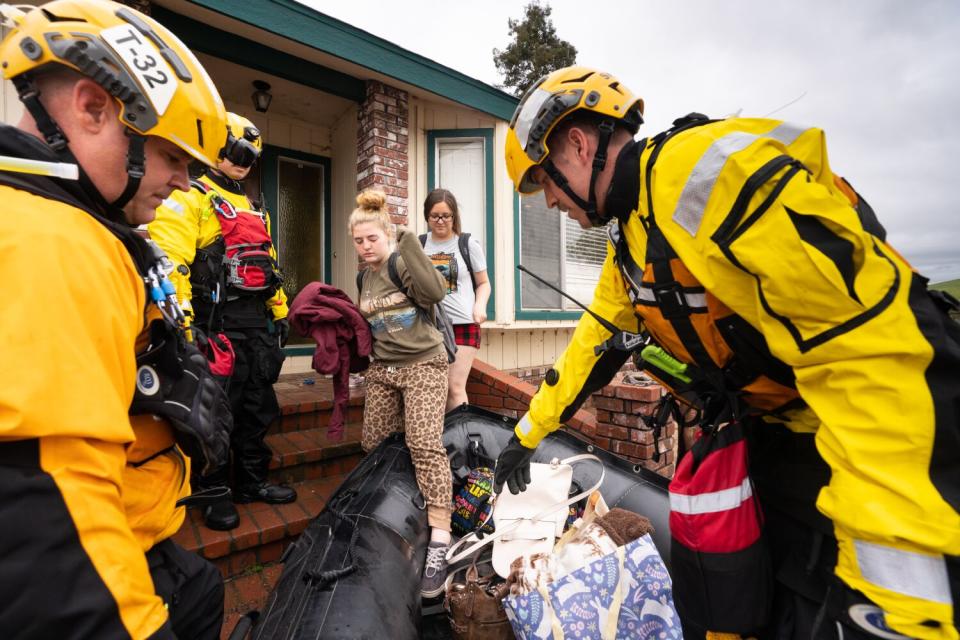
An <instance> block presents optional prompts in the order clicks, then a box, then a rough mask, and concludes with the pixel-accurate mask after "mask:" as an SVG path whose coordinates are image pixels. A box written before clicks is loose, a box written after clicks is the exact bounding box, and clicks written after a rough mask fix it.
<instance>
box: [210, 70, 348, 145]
mask: <svg viewBox="0 0 960 640" xmlns="http://www.w3.org/2000/svg"><path fill="white" fill-rule="evenodd" d="M197 57H198V58H199V59H200V62H201V63H202V64H203V66H204V68H205V69H206V70H207V72H208V73H209V74H210V78H211V79H212V80H213V82H214V84H216V85H217V89H219V91H220V95H221V96H222V97H223V99H224V100H226V101H228V102H235V103H239V104H243V105H245V106H248V107H252V105H253V102H252V98H251V95H252V94H253V91H254V89H253V84H252V82H253V81H254V80H265V81H267V82H269V83H270V93H272V94H273V102H271V103H270V110H269V114H270V115H271V116H274V115H281V116H287V117H290V118H296V119H298V120H303V121H305V122H309V123H312V124H317V125H322V126H325V127H331V126H333V124H334V123H335V122H336V121H337V119H339V117H340V116H341V115H342V114H343V113H344V112H345V111H346V110H347V109H349V108H350V106H351V105H353V104H356V103H354V102H353V101H351V100H347V99H346V98H341V97H338V96H335V95H333V94H330V93H324V92H322V91H319V90H318V89H314V88H312V87H308V86H305V85H303V84H300V83H298V82H292V81H290V80H286V79H284V78H280V77H278V76H275V75H271V74H269V73H264V72H262V71H258V70H256V69H251V68H249V67H245V66H242V65H239V64H235V63H233V62H229V61H227V60H224V59H222V58H218V57H215V56H211V55H208V54H205V53H198V54H197Z"/></svg>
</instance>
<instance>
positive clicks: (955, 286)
mask: <svg viewBox="0 0 960 640" xmlns="http://www.w3.org/2000/svg"><path fill="white" fill-rule="evenodd" d="M930 288H931V289H940V290H941V291H946V292H948V293H950V294H951V295H953V297H954V298H960V278H958V279H957V280H947V281H946V282H938V283H936V284H931V285H930Z"/></svg>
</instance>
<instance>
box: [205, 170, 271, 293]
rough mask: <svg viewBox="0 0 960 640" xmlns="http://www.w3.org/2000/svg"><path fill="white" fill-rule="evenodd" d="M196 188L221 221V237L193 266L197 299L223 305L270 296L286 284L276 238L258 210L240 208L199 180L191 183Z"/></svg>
mask: <svg viewBox="0 0 960 640" xmlns="http://www.w3.org/2000/svg"><path fill="white" fill-rule="evenodd" d="M191 185H192V186H193V188H195V189H198V190H199V191H200V192H202V193H204V194H209V196H210V204H211V205H212V207H213V212H214V214H215V215H216V216H217V220H218V221H219V222H220V234H221V235H220V238H219V239H218V240H217V241H216V242H214V243H213V244H211V245H210V246H208V247H205V248H203V249H201V250H198V251H197V258H196V260H195V261H194V264H193V265H192V266H191V269H190V271H191V283H192V284H193V288H194V296H196V295H197V294H200V295H201V296H202V297H204V298H206V299H205V300H203V301H202V302H205V303H211V302H212V303H213V304H215V305H216V304H219V303H220V302H222V301H224V300H226V299H230V298H237V297H241V296H244V295H251V294H258V295H263V296H265V297H270V296H272V295H273V294H274V293H276V291H277V289H279V288H280V286H281V284H282V283H283V279H282V277H281V275H280V267H279V265H278V264H277V261H276V260H274V258H273V256H272V255H270V247H271V245H272V243H273V239H272V238H271V237H270V233H269V232H268V231H267V223H266V219H265V217H264V214H262V213H261V212H259V211H247V210H243V209H238V208H237V207H235V206H234V205H233V204H232V203H231V202H230V201H229V200H227V199H226V198H224V197H223V196H221V195H220V194H219V193H217V191H216V189H214V188H213V187H211V186H210V185H208V184H206V183H205V182H203V181H200V180H194V181H191Z"/></svg>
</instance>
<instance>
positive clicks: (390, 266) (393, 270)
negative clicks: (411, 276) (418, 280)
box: [387, 251, 419, 306]
mask: <svg viewBox="0 0 960 640" xmlns="http://www.w3.org/2000/svg"><path fill="white" fill-rule="evenodd" d="M399 257H400V254H399V253H397V252H396V251H394V252H393V253H391V254H390V257H389V258H387V275H388V276H390V281H391V282H392V283H393V285H394V286H395V287H396V288H397V289H400V292H401V293H403V295H405V296H407V297H408V298H409V297H410V294H409V293H408V292H407V288H406V287H405V286H403V280H401V279H400V272H399V271H397V258H399ZM417 306H419V305H417Z"/></svg>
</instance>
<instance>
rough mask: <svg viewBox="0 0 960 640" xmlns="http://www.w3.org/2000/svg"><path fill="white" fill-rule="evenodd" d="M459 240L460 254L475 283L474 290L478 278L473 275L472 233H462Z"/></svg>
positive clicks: (472, 282)
mask: <svg viewBox="0 0 960 640" xmlns="http://www.w3.org/2000/svg"><path fill="white" fill-rule="evenodd" d="M457 242H458V243H459V246H460V255H461V256H463V261H464V262H465V263H466V264H467V273H469V274H470V282H471V284H473V290H474V291H476V290H477V278H476V276H474V275H473V262H471V261H470V234H469V233H461V234H460V238H459V240H458V241H457Z"/></svg>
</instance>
